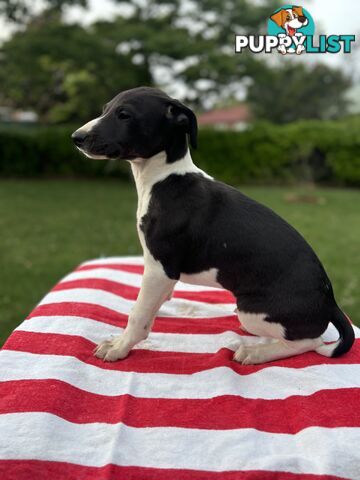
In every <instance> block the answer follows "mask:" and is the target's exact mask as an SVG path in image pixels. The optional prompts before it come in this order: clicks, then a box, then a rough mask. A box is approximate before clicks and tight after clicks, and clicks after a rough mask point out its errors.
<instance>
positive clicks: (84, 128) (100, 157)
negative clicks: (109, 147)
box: [75, 117, 107, 160]
mask: <svg viewBox="0 0 360 480" xmlns="http://www.w3.org/2000/svg"><path fill="white" fill-rule="evenodd" d="M101 118H102V117H97V118H94V119H93V120H90V122H88V123H85V125H83V126H82V127H80V128H79V129H77V130H76V132H81V133H90V132H91V130H92V129H93V128H94V127H95V125H96V124H97V123H98V122H99V121H100V119H101ZM76 132H75V133H76ZM76 148H77V149H78V150H80V152H82V153H84V154H85V155H86V156H87V157H88V158H92V159H94V160H106V159H107V157H106V156H105V155H90V154H89V153H87V152H86V151H85V150H83V149H82V148H80V147H78V146H77V147H76Z"/></svg>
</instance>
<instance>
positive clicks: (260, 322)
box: [233, 312, 323, 365]
mask: <svg viewBox="0 0 360 480" xmlns="http://www.w3.org/2000/svg"><path fill="white" fill-rule="evenodd" d="M239 317H240V318H241V323H242V325H243V326H244V327H245V329H246V331H247V332H249V333H252V334H253V335H258V336H261V337H265V338H267V339H268V340H269V342H270V343H269V342H267V343H260V342H259V341H254V343H253V344H250V345H249V344H247V345H244V344H242V345H240V347H239V348H238V349H237V350H236V352H235V353H234V357H233V358H234V360H236V361H237V362H240V363H242V364H244V365H254V364H259V363H266V362H271V361H273V360H279V359H281V358H287V357H292V356H294V355H299V354H301V353H305V352H308V351H311V350H316V349H317V348H318V347H319V346H321V345H323V341H322V339H321V337H318V338H306V339H301V340H287V339H286V338H285V337H286V335H285V333H286V332H285V328H284V327H283V325H281V323H276V322H269V321H266V317H267V315H266V314H258V313H246V312H239ZM271 339H272V340H271Z"/></svg>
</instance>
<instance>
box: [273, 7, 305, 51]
mask: <svg viewBox="0 0 360 480" xmlns="http://www.w3.org/2000/svg"><path fill="white" fill-rule="evenodd" d="M270 18H271V20H273V21H274V22H275V23H276V25H278V26H279V27H281V28H283V29H284V30H285V33H281V34H279V37H280V36H281V37H285V36H286V35H288V36H289V37H294V36H296V37H298V36H300V37H301V36H302V34H301V33H300V32H299V33H297V30H298V29H299V28H302V27H305V26H306V25H307V24H308V23H309V20H308V19H307V18H306V16H305V15H304V12H303V9H302V7H295V6H293V7H292V8H282V9H281V10H279V11H278V12H276V13H274V14H273V15H271V17H270ZM278 50H279V52H280V53H282V54H283V55H285V54H286V53H287V50H286V47H285V46H284V45H280V46H279V48H278ZM304 50H305V47H304V45H298V46H297V47H296V53H297V54H298V55H300V54H301V53H302V52H303V51H304ZM294 51H295V49H294V48H293V47H291V48H290V49H289V50H288V52H289V53H293V52H294Z"/></svg>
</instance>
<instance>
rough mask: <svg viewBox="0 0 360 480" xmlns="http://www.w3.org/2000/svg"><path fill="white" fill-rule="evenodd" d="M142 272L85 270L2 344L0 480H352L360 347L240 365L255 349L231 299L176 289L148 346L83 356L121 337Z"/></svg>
mask: <svg viewBox="0 0 360 480" xmlns="http://www.w3.org/2000/svg"><path fill="white" fill-rule="evenodd" d="M142 271H143V265H142V259H141V258H137V257H128V258H126V257H124V258H110V259H103V260H94V261H89V262H86V263H84V264H82V265H81V266H80V267H79V268H77V269H76V270H75V272H73V273H71V274H70V275H68V276H67V277H66V278H64V279H63V280H62V281H61V282H60V283H59V284H58V285H57V286H56V287H55V288H54V289H53V290H52V291H51V292H50V293H49V294H48V295H47V296H46V297H45V298H44V299H43V300H42V302H41V303H40V304H39V305H38V306H37V307H36V308H35V310H34V311H33V312H32V313H31V314H30V315H29V317H28V318H27V319H26V320H25V322H23V323H22V324H21V325H20V326H19V327H18V328H17V329H16V330H15V331H14V333H13V334H12V335H11V336H10V338H9V339H8V341H7V342H6V344H5V346H4V348H3V349H2V350H1V352H0V413H1V415H0V479H1V480H9V479H14V480H42V479H46V480H83V479H84V480H85V479H86V480H98V479H99V480H100V479H101V480H105V479H120V480H132V479H133V480H165V479H166V480H200V479H201V480H238V479H246V480H247V479H252V480H255V479H256V480H274V479H279V480H283V479H286V480H287V479H305V480H307V479H309V480H310V479H312V480H316V479H322V480H324V479H334V478H347V479H349V478H350V479H360V428H359V427H360V396H359V392H360V390H359V388H360V343H359V342H360V340H359V339H357V340H356V344H355V346H354V348H353V349H352V350H351V351H350V352H349V353H348V354H347V355H345V356H343V357H340V358H338V359H328V358H326V357H323V356H320V355H318V354H316V353H313V352H312V353H306V354H303V355H299V356H297V357H293V358H289V359H286V360H281V361H276V362H271V363H268V364H264V365H257V366H245V365H239V364H237V363H235V362H233V361H232V355H233V350H234V349H235V347H236V346H237V345H238V344H239V343H240V341H244V342H256V341H261V339H258V338H257V337H253V336H250V335H246V334H245V333H244V332H242V331H240V330H239V324H238V320H237V317H236V315H235V314H234V313H233V310H234V299H233V298H232V296H231V295H230V294H229V293H228V292H225V291H222V290H218V289H213V288H207V287H197V286H190V285H185V284H182V283H179V284H178V285H177V287H176V290H175V293H174V297H173V299H172V300H170V301H168V302H166V303H165V304H164V305H163V307H162V308H161V310H160V312H159V314H158V317H157V319H156V321H155V324H154V328H153V331H152V333H151V334H150V337H149V339H148V340H147V341H145V342H143V343H142V344H140V345H138V346H137V347H136V348H135V350H133V351H132V352H131V354H130V356H129V357H128V358H127V359H125V360H122V361H119V362H116V363H104V362H103V361H101V360H99V359H97V358H95V357H94V356H93V354H92V351H93V349H94V347H95V344H96V343H98V342H99V341H101V340H103V339H106V338H107V337H109V336H110V335H112V334H119V333H120V332H121V330H122V328H124V327H125V325H126V321H127V315H128V313H129V311H130V308H131V306H132V305H133V303H134V300H135V299H136V297H137V294H138V291H139V286H140V282H141V274H142ZM359 333H360V331H359V329H356V336H357V338H359V336H360V335H359ZM325 337H326V340H329V341H332V340H335V339H336V338H337V334H336V331H335V329H334V328H333V327H332V326H330V327H329V329H328V331H327V332H326V336H325Z"/></svg>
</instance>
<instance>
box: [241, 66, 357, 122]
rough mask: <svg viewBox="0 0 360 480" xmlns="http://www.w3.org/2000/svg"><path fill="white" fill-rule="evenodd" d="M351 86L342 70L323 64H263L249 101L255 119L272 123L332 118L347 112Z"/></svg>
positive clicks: (252, 85)
mask: <svg viewBox="0 0 360 480" xmlns="http://www.w3.org/2000/svg"><path fill="white" fill-rule="evenodd" d="M350 85H351V81H350V79H349V78H348V77H347V76H346V75H345V74H344V73H343V72H342V71H341V70H339V69H335V68H330V67H328V66H327V65H324V64H315V65H313V66H309V65H306V64H304V63H295V62H289V63H288V62H286V63H285V64H284V65H282V66H281V67H279V66H276V67H270V66H268V65H263V68H262V69H261V70H258V71H257V73H256V74H255V75H254V76H253V81H252V84H251V86H250V87H249V89H248V101H249V103H250V105H251V107H252V111H253V113H254V115H255V117H256V118H260V119H266V120H270V121H272V122H275V123H287V122H292V121H295V120H299V119H310V118H313V119H332V118H337V117H341V116H343V115H344V114H345V113H346V109H347V100H346V97H345V94H346V92H347V90H348V88H349V87H350Z"/></svg>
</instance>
